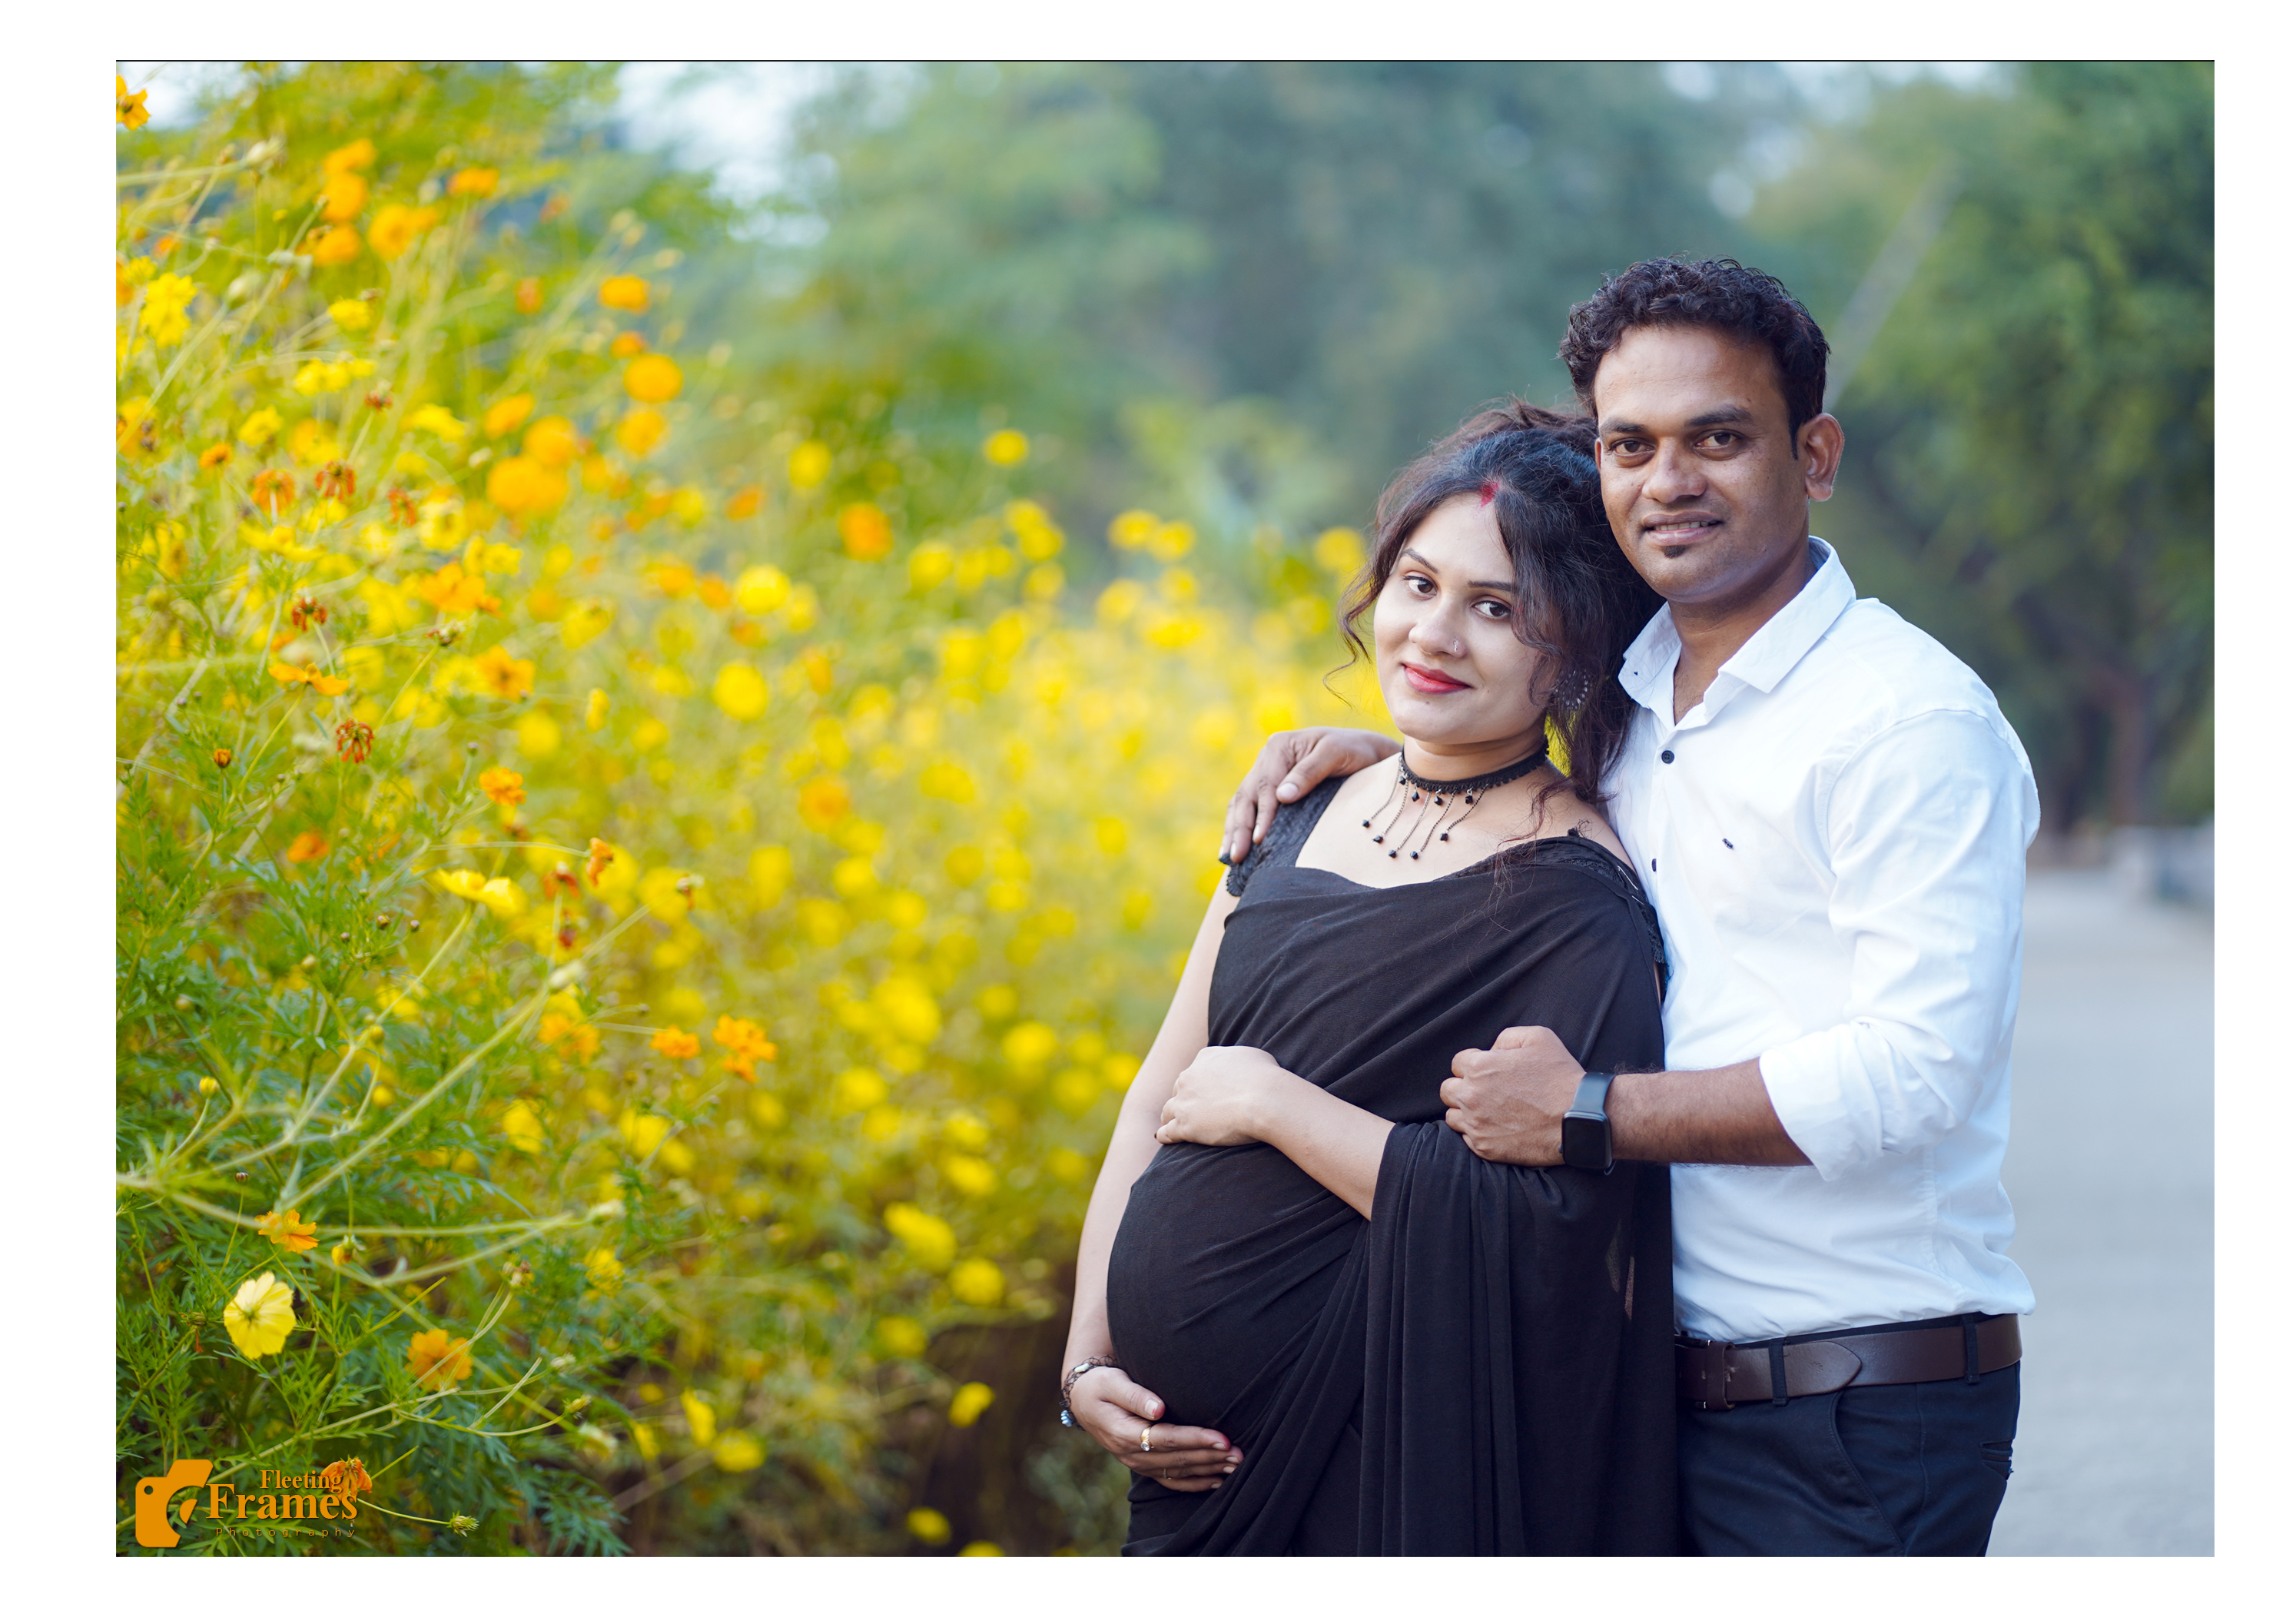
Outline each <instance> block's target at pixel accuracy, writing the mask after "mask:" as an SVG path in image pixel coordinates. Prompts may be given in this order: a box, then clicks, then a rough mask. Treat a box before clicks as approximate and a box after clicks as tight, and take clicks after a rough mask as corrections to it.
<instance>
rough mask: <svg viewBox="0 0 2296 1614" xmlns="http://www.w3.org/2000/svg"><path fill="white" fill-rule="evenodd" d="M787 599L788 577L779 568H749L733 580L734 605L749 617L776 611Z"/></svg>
mask: <svg viewBox="0 0 2296 1614" xmlns="http://www.w3.org/2000/svg"><path fill="white" fill-rule="evenodd" d="M789 597H790V580H789V575H788V573H786V572H783V570H782V569H781V568H780V567H779V566H750V567H748V568H746V569H745V570H744V571H743V572H742V575H741V576H739V577H737V578H735V579H734V604H735V605H739V606H741V607H742V610H744V611H746V612H748V613H750V615H751V616H763V615H764V614H765V613H767V612H768V611H773V610H776V609H778V608H779V607H780V605H782V603H783V601H784V600H786V599H788V598H789Z"/></svg>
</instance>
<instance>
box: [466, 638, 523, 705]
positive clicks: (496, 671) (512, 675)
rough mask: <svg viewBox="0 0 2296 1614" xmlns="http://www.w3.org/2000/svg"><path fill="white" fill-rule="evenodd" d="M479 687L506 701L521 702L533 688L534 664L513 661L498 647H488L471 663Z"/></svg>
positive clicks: (508, 654) (513, 659)
mask: <svg viewBox="0 0 2296 1614" xmlns="http://www.w3.org/2000/svg"><path fill="white" fill-rule="evenodd" d="M471 672H472V673H473V674H474V675H476V677H477V679H478V680H479V684H480V687H481V688H484V689H485V690H486V691H487V692H488V694H489V695H496V696H501V697H502V698H503V699H504V700H506V701H515V700H522V699H524V698H525V697H526V696H528V695H529V694H530V693H531V692H532V691H533V688H534V663H532V662H530V661H522V660H518V659H515V658H513V657H512V655H511V653H510V652H509V651H507V650H505V649H504V648H503V647H502V646H500V645H495V646H490V647H489V648H488V650H487V652H486V654H485V655H481V656H480V657H479V658H478V659H477V660H476V661H474V662H472V663H471Z"/></svg>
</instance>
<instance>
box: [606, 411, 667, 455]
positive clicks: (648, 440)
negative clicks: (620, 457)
mask: <svg viewBox="0 0 2296 1614" xmlns="http://www.w3.org/2000/svg"><path fill="white" fill-rule="evenodd" d="M668 430H669V422H668V421H667V420H665V419H663V418H662V414H661V411H660V410H659V409H646V408H638V409H632V410H631V411H630V412H629V413H628V414H627V415H625V416H622V419H621V423H620V424H619V425H617V426H616V427H615V428H614V441H616V442H618V443H619V444H621V446H622V449H623V451H624V452H625V453H627V454H628V455H630V456H631V457H634V458H639V459H643V458H644V457H645V456H647V455H648V454H651V453H652V452H653V449H654V445H655V444H656V443H659V442H660V441H661V440H662V436H663V434H664V433H666V432H668Z"/></svg>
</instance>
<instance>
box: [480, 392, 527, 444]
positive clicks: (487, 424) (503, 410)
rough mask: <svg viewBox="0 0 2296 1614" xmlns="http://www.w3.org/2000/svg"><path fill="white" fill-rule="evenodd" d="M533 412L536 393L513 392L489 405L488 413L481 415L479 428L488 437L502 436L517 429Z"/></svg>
mask: <svg viewBox="0 0 2296 1614" xmlns="http://www.w3.org/2000/svg"><path fill="white" fill-rule="evenodd" d="M533 413H534V394H533V393H531V392H513V393H512V394H511V395H510V396H509V397H508V398H504V399H497V400H496V401H495V402H493V403H490V404H488V406H487V408H486V413H485V414H483V415H481V416H479V429H480V431H482V432H485V433H486V434H487V435H488V437H501V436H504V434H506V433H508V432H515V431H517V430H518V429H519V428H520V427H521V426H522V425H524V424H526V417H527V416H529V415H531V414H533Z"/></svg>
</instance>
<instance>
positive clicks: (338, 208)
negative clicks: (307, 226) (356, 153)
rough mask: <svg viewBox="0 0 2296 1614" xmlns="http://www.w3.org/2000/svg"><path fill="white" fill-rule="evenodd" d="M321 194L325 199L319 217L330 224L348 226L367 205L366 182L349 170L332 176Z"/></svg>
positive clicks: (321, 187)
mask: <svg viewBox="0 0 2296 1614" xmlns="http://www.w3.org/2000/svg"><path fill="white" fill-rule="evenodd" d="M319 194H320V196H321V197H322V198H324V205H323V206H322V207H321V208H320V210H319V217H320V218H324V219H325V220H326V221H327V222H328V223H329V224H348V223H349V222H350V221H351V220H352V219H354V218H357V217H358V215H359V210H360V209H361V208H363V207H365V205H366V181H365V179H364V178H362V177H359V176H358V175H357V174H354V173H351V172H349V171H348V170H345V171H344V172H341V173H336V174H330V175H328V176H327V178H326V183H325V184H324V185H321V186H320V187H319Z"/></svg>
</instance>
